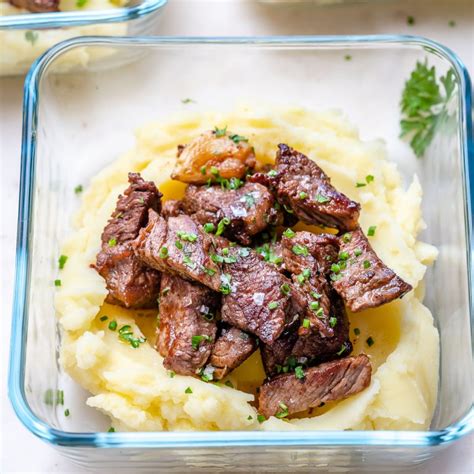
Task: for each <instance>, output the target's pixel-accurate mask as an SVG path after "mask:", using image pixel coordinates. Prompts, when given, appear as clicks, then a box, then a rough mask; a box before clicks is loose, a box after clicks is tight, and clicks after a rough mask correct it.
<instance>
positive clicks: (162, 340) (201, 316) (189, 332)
mask: <svg viewBox="0 0 474 474" xmlns="http://www.w3.org/2000/svg"><path fill="white" fill-rule="evenodd" d="M217 303H218V299H217V298H216V294H215V293H213V292H212V291H211V290H209V289H208V288H206V287H205V286H203V285H200V284H199V283H191V282H189V281H186V280H183V279H182V278H181V277H179V276H175V275H169V274H166V273H163V276H162V278H161V291H160V312H159V325H158V337H157V341H156V348H157V349H158V352H159V353H160V354H161V355H162V356H163V357H164V361H163V365H164V366H165V368H167V369H169V370H173V371H174V372H176V373H177V374H181V375H196V374H197V373H198V372H199V369H201V368H202V367H203V366H204V365H205V364H206V362H207V360H208V359H209V356H210V355H211V350H212V345H213V343H214V341H215V337H216V331H217V326H216V323H215V322H214V316H215V311H216V307H217Z"/></svg>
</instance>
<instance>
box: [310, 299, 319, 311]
mask: <svg viewBox="0 0 474 474" xmlns="http://www.w3.org/2000/svg"><path fill="white" fill-rule="evenodd" d="M309 307H310V308H311V309H312V310H313V311H317V310H318V309H319V302H318V301H311V302H310V303H309Z"/></svg>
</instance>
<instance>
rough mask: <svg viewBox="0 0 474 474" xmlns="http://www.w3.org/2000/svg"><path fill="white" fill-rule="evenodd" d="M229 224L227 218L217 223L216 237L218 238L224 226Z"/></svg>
mask: <svg viewBox="0 0 474 474" xmlns="http://www.w3.org/2000/svg"><path fill="white" fill-rule="evenodd" d="M229 224H230V219H229V218H228V217H224V218H223V219H221V220H220V221H219V223H218V224H217V230H216V235H217V236H219V235H221V234H222V232H224V229H225V226H226V225H229Z"/></svg>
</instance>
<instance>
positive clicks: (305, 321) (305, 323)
mask: <svg viewBox="0 0 474 474" xmlns="http://www.w3.org/2000/svg"><path fill="white" fill-rule="evenodd" d="M309 326H310V322H309V319H306V318H305V319H303V327H304V328H305V329H308V328H309Z"/></svg>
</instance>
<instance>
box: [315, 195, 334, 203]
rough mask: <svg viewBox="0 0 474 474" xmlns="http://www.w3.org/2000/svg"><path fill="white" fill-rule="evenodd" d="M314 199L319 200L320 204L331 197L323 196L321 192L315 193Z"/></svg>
mask: <svg viewBox="0 0 474 474" xmlns="http://www.w3.org/2000/svg"><path fill="white" fill-rule="evenodd" d="M314 199H315V200H316V202H319V203H320V204H324V203H326V202H329V201H330V200H331V198H329V197H327V196H324V195H323V194H317V195H316V197H315V198H314Z"/></svg>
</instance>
